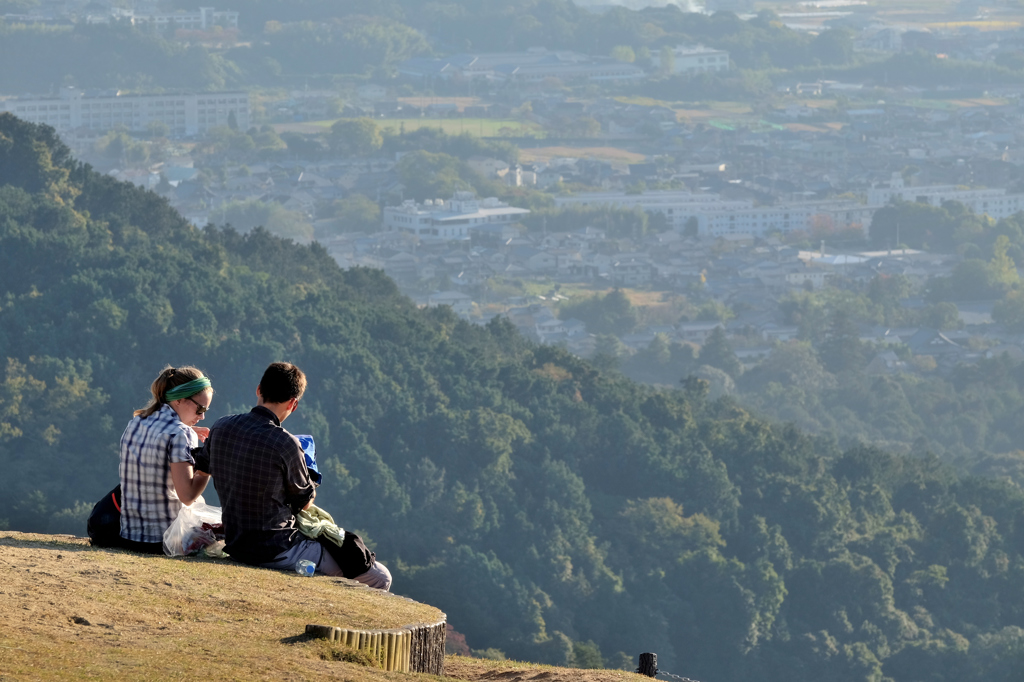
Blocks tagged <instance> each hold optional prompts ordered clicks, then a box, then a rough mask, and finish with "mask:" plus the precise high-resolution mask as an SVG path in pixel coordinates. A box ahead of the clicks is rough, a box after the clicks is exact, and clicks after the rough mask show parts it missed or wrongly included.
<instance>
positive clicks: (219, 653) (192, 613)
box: [0, 532, 647, 682]
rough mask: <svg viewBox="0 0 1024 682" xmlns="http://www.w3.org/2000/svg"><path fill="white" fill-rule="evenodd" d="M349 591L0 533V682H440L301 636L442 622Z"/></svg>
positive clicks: (607, 678)
mask: <svg viewBox="0 0 1024 682" xmlns="http://www.w3.org/2000/svg"><path fill="white" fill-rule="evenodd" d="M354 585H355V583H353V582H352V581H345V580H339V579H336V578H328V577H321V576H317V577H313V578H303V577H300V576H298V575H295V574H294V573H286V572H281V571H270V570H264V569H258V568H251V567H248V566H243V565H240V564H236V563H233V562H230V561H223V560H222V561H216V560H210V559H198V558H185V559H168V558H165V557H162V556H143V555H138V554H132V553H129V552H123V551H119V550H104V549H95V548H93V547H91V546H89V544H88V541H87V540H85V539H84V538H76V537H72V536H53V535H30V534H23V533H12V532H0V681H2V682H8V681H9V680H47V681H49V680H107V679H111V678H115V677H116V678H119V679H124V680H133V681H134V680H154V681H155V680H161V681H162V680H179V679H180V680H184V679H201V680H204V681H206V680H287V681H289V682H291V681H299V680H346V681H348V682H371V681H372V682H377V681H379V680H399V679H422V680H441V679H442V678H439V677H435V676H433V675H417V674H413V673H397V672H384V671H382V670H380V669H378V668H374V667H372V663H371V662H370V661H369V660H368V658H367V656H366V655H365V654H363V653H362V652H358V651H354V650H352V649H347V648H346V647H343V646H340V645H338V644H336V643H332V642H327V641H325V640H311V639H309V638H307V637H306V636H305V635H304V634H303V632H304V630H305V626H306V624H307V623H318V624H324V625H327V624H331V625H339V626H345V627H350V628H367V629H370V628H373V629H376V628H392V627H399V626H402V625H407V624H411V623H420V622H436V621H437V620H438V619H439V618H440V617H441V612H440V611H439V610H438V609H436V608H434V607H432V606H428V605H425V604H419V603H416V602H411V601H407V600H405V599H400V598H396V597H394V596H388V595H384V594H381V593H379V592H376V591H373V590H367V589H365V588H362V587H355V586H354ZM399 587H400V585H399ZM368 663H370V664H371V665H367V664H368ZM446 668H447V675H448V677H449V678H455V679H463V680H501V681H502V682H519V681H521V680H522V681H526V680H545V681H546V682H578V681H580V680H593V681H594V682H613V681H616V680H624V679H627V678H634V679H637V680H639V679H640V678H639V676H636V675H633V674H632V673H625V672H618V671H603V670H602V671H590V670H568V669H564V668H554V667H550V666H536V665H533V664H528V663H517V662H514V661H485V660H480V659H470V658H461V657H458V656H453V657H449V658H448V659H447V661H446ZM643 679H647V678H643Z"/></svg>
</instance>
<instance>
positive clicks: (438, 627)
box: [306, 614, 447, 675]
mask: <svg viewBox="0 0 1024 682" xmlns="http://www.w3.org/2000/svg"><path fill="white" fill-rule="evenodd" d="M446 623H447V616H444V614H442V618H441V620H439V621H437V622H436V623H416V624H414V625H405V626H403V627H401V628H396V629H392V630H352V629H349V628H340V627H333V626H330V625H313V624H310V625H307V626H306V634H307V635H309V636H310V637H317V638H320V639H326V640H328V641H331V642H338V643H340V644H343V645H345V646H348V647H352V648H353V649H362V650H365V651H367V652H368V653H369V654H370V655H371V656H373V657H374V658H375V659H376V661H377V663H378V664H379V665H380V667H381V668H383V669H384V670H394V671H397V672H403V673H409V672H412V673H431V674H433V675H444V644H445V624H446Z"/></svg>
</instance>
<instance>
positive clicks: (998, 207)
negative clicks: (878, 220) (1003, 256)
mask: <svg viewBox="0 0 1024 682" xmlns="http://www.w3.org/2000/svg"><path fill="white" fill-rule="evenodd" d="M893 199H899V200H902V201H914V202H917V203H919V204H931V205H932V206H941V205H942V204H943V203H944V202H946V201H958V202H960V203H961V204H963V205H964V206H966V207H967V208H969V209H971V210H972V211H974V212H975V213H979V214H980V213H985V214H988V215H989V216H991V217H992V218H995V219H996V220H999V219H1000V218H1006V217H1009V216H1011V215H1013V214H1014V213H1019V212H1020V211H1024V195H1021V194H1007V193H1006V189H1003V188H995V189H969V188H964V187H958V186H956V185H926V186H922V187H906V186H904V184H903V176H902V175H901V174H900V173H893V174H892V179H891V180H890V181H889V186H888V187H872V188H871V189H869V190H868V203H869V204H872V205H874V206H884V205H885V204H888V203H889V202H890V201H892V200H893Z"/></svg>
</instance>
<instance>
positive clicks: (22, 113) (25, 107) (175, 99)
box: [0, 88, 250, 136]
mask: <svg viewBox="0 0 1024 682" xmlns="http://www.w3.org/2000/svg"><path fill="white" fill-rule="evenodd" d="M0 111H9V112H11V113H12V114H14V115H15V116H17V117H18V118H21V119H24V120H26V121H31V122H32V123H45V124H47V125H50V126H53V127H54V128H56V129H57V130H58V131H65V130H77V129H82V130H93V131H96V132H106V131H108V130H113V129H114V128H118V127H121V126H123V127H125V128H127V129H128V130H130V131H135V132H144V131H146V130H147V129H148V127H149V125H150V124H151V123H153V122H155V121H160V122H162V123H165V124H167V127H168V128H169V129H170V133H171V135H174V136H190V135H198V134H202V133H205V132H206V131H208V130H209V129H210V128H216V127H220V126H226V125H228V123H229V121H230V120H231V116H232V114H234V119H235V122H236V123H237V125H238V127H239V128H240V129H241V130H245V129H247V128H248V127H249V125H250V123H249V95H248V93H245V92H207V93H201V94H194V93H193V94H161V95H122V94H120V93H119V92H117V91H104V92H102V93H97V94H90V93H86V92H83V91H81V90H77V89H75V88H61V91H60V95H59V96H57V97H21V98H15V99H7V100H2V101H0Z"/></svg>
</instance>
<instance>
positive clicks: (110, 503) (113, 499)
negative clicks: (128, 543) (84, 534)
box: [86, 483, 121, 547]
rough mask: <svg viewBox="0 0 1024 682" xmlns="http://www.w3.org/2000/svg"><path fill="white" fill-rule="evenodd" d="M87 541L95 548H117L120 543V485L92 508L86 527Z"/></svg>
mask: <svg viewBox="0 0 1024 682" xmlns="http://www.w3.org/2000/svg"><path fill="white" fill-rule="evenodd" d="M86 528H87V529H88V532H89V539H90V540H92V544H93V545H95V546H97V547H117V546H118V545H119V544H120V542H121V484H120V483H118V484H117V487H116V488H114V489H113V490H111V491H110V492H109V493H107V494H106V495H104V496H103V497H102V498H101V499H100V501H99V502H97V503H96V505H95V506H94V507H93V508H92V513H91V514H89V521H88V523H87V525H86Z"/></svg>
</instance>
